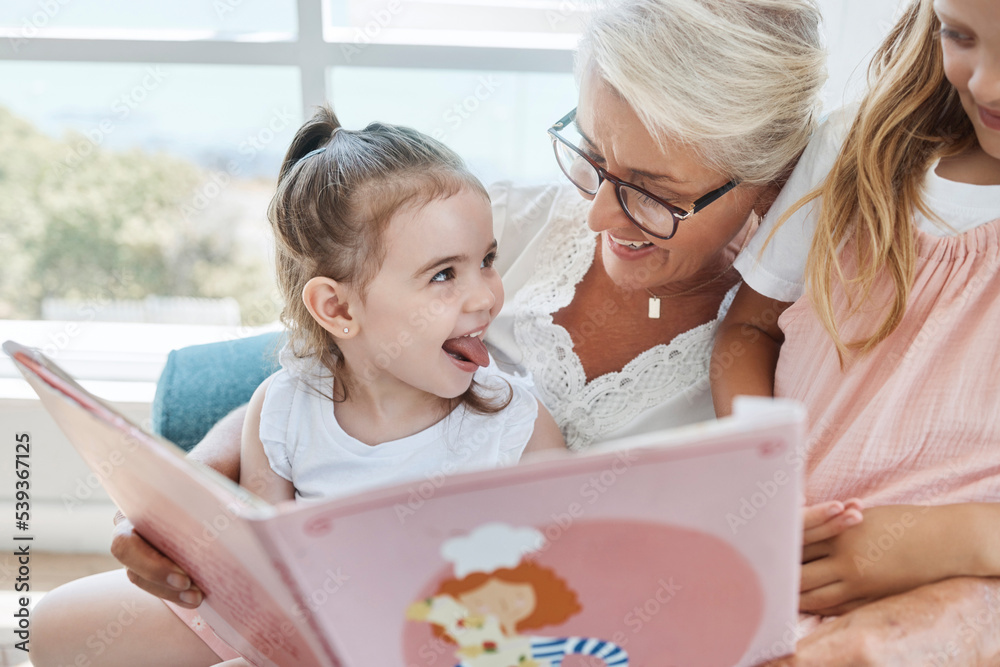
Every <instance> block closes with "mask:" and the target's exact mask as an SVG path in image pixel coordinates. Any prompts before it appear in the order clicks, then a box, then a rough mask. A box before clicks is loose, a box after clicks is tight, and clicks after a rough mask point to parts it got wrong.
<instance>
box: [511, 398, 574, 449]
mask: <svg viewBox="0 0 1000 667" xmlns="http://www.w3.org/2000/svg"><path fill="white" fill-rule="evenodd" d="M543 449H566V441H565V440H564V439H563V435H562V432H561V431H560V430H559V426H558V425H557V424H556V420H555V419H553V418H552V415H551V414H550V413H549V411H548V409H547V408H546V407H545V406H544V405H542V402H541V401H538V417H536V418H535V430H534V431H533V432H532V433H531V439H530V440H528V444H527V445H525V446H524V451H523V452H522V453H521V458H522V460H523V459H524V456H525V455H527V454H531V453H532V452H540V451H542V450H543Z"/></svg>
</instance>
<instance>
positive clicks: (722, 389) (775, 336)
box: [709, 283, 791, 417]
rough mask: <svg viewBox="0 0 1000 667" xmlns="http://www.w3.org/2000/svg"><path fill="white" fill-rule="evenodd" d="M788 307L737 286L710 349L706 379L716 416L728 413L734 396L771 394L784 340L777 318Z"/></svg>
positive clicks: (781, 302)
mask: <svg viewBox="0 0 1000 667" xmlns="http://www.w3.org/2000/svg"><path fill="white" fill-rule="evenodd" d="M790 305H791V304H790V303H786V302H784V301H776V300H774V299H771V298H769V297H766V296H764V295H762V294H759V293H757V292H755V291H754V290H753V289H752V288H751V287H750V286H748V285H747V284H746V283H743V284H742V285H740V289H739V291H738V292H737V293H736V298H735V299H733V305H732V306H730V307H729V312H728V313H726V317H725V319H724V320H723V321H722V324H721V325H720V326H719V331H718V333H717V334H716V336H715V348H714V349H713V350H712V366H711V372H710V374H709V377H710V378H711V380H712V400H713V401H714V403H715V414H716V415H718V416H719V417H725V416H727V415H729V414H730V413H732V411H733V398H734V397H736V396H739V395H748V396H773V395H774V369H775V367H776V366H777V365H778V350H779V349H780V348H781V344H782V343H783V342H784V340H785V337H784V335H783V334H782V333H781V329H779V328H778V316H780V315H781V313H783V312H785V309H786V308H788V306H790Z"/></svg>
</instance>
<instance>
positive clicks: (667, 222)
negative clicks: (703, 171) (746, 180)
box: [549, 109, 740, 240]
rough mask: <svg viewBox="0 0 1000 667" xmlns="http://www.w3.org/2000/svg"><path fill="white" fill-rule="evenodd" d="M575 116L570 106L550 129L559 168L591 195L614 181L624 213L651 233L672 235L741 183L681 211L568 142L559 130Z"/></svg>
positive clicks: (665, 237)
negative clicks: (614, 173)
mask: <svg viewBox="0 0 1000 667" xmlns="http://www.w3.org/2000/svg"><path fill="white" fill-rule="evenodd" d="M575 118H576V109H573V110H572V111H570V112H569V113H568V114H566V115H565V116H563V117H562V118H560V119H559V120H558V121H556V122H555V123H554V124H553V125H552V127H550V128H549V135H550V136H551V137H552V148H553V150H555V153H556V162H558V163H559V168H560V169H562V171H563V173H564V174H566V178H568V179H569V180H570V182H571V183H573V185H575V186H576V187H577V188H579V189H580V191H581V192H583V193H585V194H588V195H590V196H594V195H596V194H597V190H598V189H599V188H600V187H601V183H602V182H604V181H610V182H611V183H614V185H615V194H617V195H618V203H619V204H621V207H622V210H623V211H624V212H625V216H626V217H627V218H628V219H629V220H630V221H631V222H632V224H633V225H635V226H636V227H638V228H639V229H641V230H642V231H643V232H645V233H646V234H649V235H650V236H653V237H655V238H658V239H664V240H666V239H669V238H672V237H673V235H674V234H676V233H677V223H678V222H680V221H682V220H687V219H688V218H690V217H691V216H692V215H694V214H695V213H697V212H698V211H700V210H702V209H703V208H705V207H706V206H708V205H709V204H711V203H712V202H714V201H715V200H716V199H719V198H720V197H721V196H722V195H724V194H726V193H727V192H729V191H730V190H732V189H733V188H735V187H736V186H737V185H739V184H740V182H739V181H738V180H736V179H733V180H731V181H729V182H728V183H726V184H725V185H723V186H722V187H720V188H716V189H715V190H712V191H711V192H709V193H708V194H706V195H703V196H701V197H699V198H698V199H696V200H695V201H694V203H692V204H691V207H690V208H688V209H687V210H684V209H683V208H681V207H679V206H676V205H674V204H671V203H670V202H668V201H664V200H663V199H661V198H660V197H657V196H656V195H654V194H653V193H651V192H650V191H649V190H645V189H643V188H640V187H639V186H638V185H635V184H633V183H629V182H628V181H623V180H621V179H620V178H618V177H616V176H614V175H612V174H611V173H610V172H608V170H607V169H605V168H604V167H602V166H600V165H599V164H597V163H596V162H594V161H593V160H592V159H591V158H589V157H587V156H586V155H585V154H584V153H583V151H581V150H580V149H579V148H578V147H577V146H575V145H573V143H572V142H571V141H569V140H568V139H567V138H565V137H563V136H561V135H560V132H562V131H564V130H566V129H567V128H569V127H570V124H571V123H572V122H573V119H575Z"/></svg>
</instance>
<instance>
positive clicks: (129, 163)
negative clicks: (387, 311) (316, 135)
mask: <svg viewBox="0 0 1000 667" xmlns="http://www.w3.org/2000/svg"><path fill="white" fill-rule="evenodd" d="M0 79H2V80H3V81H4V86H3V87H2V88H0V142H3V149H2V150H0V243H2V245H3V247H4V248H5V249H7V250H8V251H10V252H12V254H13V255H14V256H15V257H16V258H17V259H16V260H15V261H14V262H11V263H9V264H7V266H6V267H5V272H4V275H3V279H2V280H0V318H4V317H8V318H27V319H37V318H39V317H40V316H41V315H42V311H43V301H45V300H46V299H48V300H49V301H50V305H52V304H51V301H52V300H55V299H65V298H68V299H74V300H76V301H75V302H74V303H75V304H76V305H71V306H70V307H69V308H70V315H72V313H73V312H74V309H75V312H76V313H77V314H78V317H76V318H74V317H70V316H67V315H66V312H67V311H66V308H65V307H63V309H62V310H61V311H60V310H59V308H56V309H55V311H53V312H61V313H62V315H60V316H59V318H60V319H92V320H99V319H110V318H111V317H116V316H115V315H114V313H121V312H124V311H127V310H128V309H129V308H132V309H133V310H137V309H138V310H141V311H143V313H145V314H141V313H140V314H137V315H134V316H133V317H132V319H133V320H134V319H139V321H142V318H144V317H145V318H146V321H149V320H150V318H153V317H154V316H151V315H149V311H151V310H152V311H156V312H160V313H162V312H164V311H165V310H167V311H171V310H173V311H176V309H175V308H174V306H173V305H171V304H169V303H168V304H164V302H162V301H156V300H153V301H152V302H147V300H146V297H149V296H153V295H155V296H161V297H163V296H166V297H179V296H190V297H210V298H221V297H235V298H236V300H237V301H238V302H239V305H240V307H241V309H242V315H243V321H244V322H248V321H250V320H253V323H264V322H269V321H273V320H274V319H275V318H276V316H277V312H276V308H275V306H274V301H273V298H272V289H271V285H272V283H273V279H272V277H271V271H270V269H269V268H268V256H269V255H270V251H269V249H268V241H267V231H266V208H267V204H268V202H269V200H270V197H271V194H272V193H273V188H274V180H275V178H276V175H277V171H278V167H279V164H280V160H281V157H282V155H283V153H284V151H285V149H286V148H287V146H288V144H289V143H290V141H291V137H292V136H293V135H294V133H295V130H296V129H297V128H298V126H299V125H300V124H301V120H302V111H301V108H300V104H299V99H300V91H299V77H298V72H297V71H296V70H295V69H294V68H279V67H228V66H213V67H208V66H194V65H183V66H182V65H144V64H129V65H124V64H107V65H105V64H76V63H9V62H7V63H0ZM117 301H129V302H133V303H131V305H127V306H122V305H121V304H115V303H112V302H117ZM135 302H142V303H135ZM57 305H58V304H57ZM193 309H194V310H197V307H194V308H193ZM50 310H51V309H50ZM219 310H220V311H222V310H225V308H220V309H219ZM230 311H231V309H230ZM265 312H266V314H263V313H265ZM254 313H256V314H254Z"/></svg>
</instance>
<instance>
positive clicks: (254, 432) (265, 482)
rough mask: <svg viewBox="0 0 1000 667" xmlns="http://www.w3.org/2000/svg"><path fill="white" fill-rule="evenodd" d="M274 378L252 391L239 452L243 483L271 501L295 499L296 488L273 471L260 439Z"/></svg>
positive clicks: (242, 484)
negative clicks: (262, 416) (271, 383)
mask: <svg viewBox="0 0 1000 667" xmlns="http://www.w3.org/2000/svg"><path fill="white" fill-rule="evenodd" d="M270 382H271V378H268V379H266V380H264V382H262V383H261V385H260V386H259V387H257V391H255V392H254V393H253V397H252V398H251V399H250V403H249V405H247V416H246V420H245V421H244V422H243V443H242V448H241V452H240V485H241V486H243V487H245V488H247V489H249V490H250V491H252V492H253V493H255V494H256V495H258V496H260V497H261V498H263V499H264V500H266V501H267V502H269V503H278V502H281V501H283V500H292V499H293V498H295V487H294V486H292V483H291V482H289V481H288V480H287V479H285V478H283V477H281V476H280V475H278V473H276V472H274V471H273V470H271V464H270V463H269V462H268V460H267V455H266V454H265V453H264V444H263V443H262V442H261V441H260V411H261V408H262V407H263V405H264V396H265V394H266V393H267V386H268V385H269V384H270Z"/></svg>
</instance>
